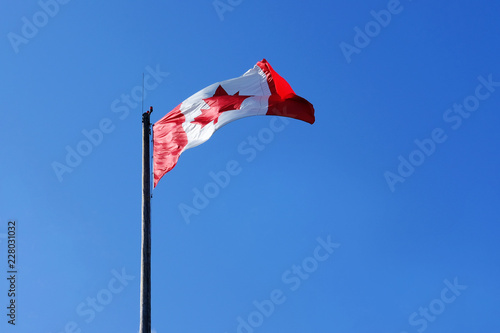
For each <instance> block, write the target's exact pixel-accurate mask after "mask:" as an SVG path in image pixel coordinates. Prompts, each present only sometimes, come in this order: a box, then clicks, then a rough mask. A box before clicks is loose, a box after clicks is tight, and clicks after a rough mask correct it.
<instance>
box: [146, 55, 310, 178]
mask: <svg viewBox="0 0 500 333" xmlns="http://www.w3.org/2000/svg"><path fill="white" fill-rule="evenodd" d="M257 115H273V116H284V117H290V118H295V119H299V120H303V121H305V122H308V123H310V124H312V123H314V108H313V106H312V104H311V103H309V102H308V101H307V100H305V99H303V98H302V97H299V96H297V95H296V94H295V93H294V91H293V90H292V88H291V87H290V85H289V84H288V82H286V81H285V79H283V78H282V77H281V76H280V75H279V74H278V73H276V72H275V71H274V70H273V68H272V67H271V65H270V64H269V63H268V62H267V61H266V60H265V59H264V60H262V61H259V62H258V63H257V65H255V66H254V67H253V68H252V69H250V70H248V71H247V72H246V73H245V74H243V75H242V76H240V77H238V78H235V79H231V80H227V81H222V82H218V83H214V84H212V85H210V86H208V87H206V88H205V89H202V90H200V91H198V92H197V93H196V94H194V95H193V96H191V97H189V98H188V99H186V100H185V101H184V102H182V103H181V104H179V105H178V106H177V107H176V108H175V109H173V110H172V111H170V112H169V113H168V114H167V115H166V116H165V117H163V118H161V119H160V120H159V121H158V122H156V123H155V124H154V125H153V149H154V150H153V168H154V186H155V187H156V184H158V181H159V180H160V178H161V177H163V176H164V175H165V174H166V173H167V172H169V171H170V170H172V168H173V167H174V166H175V165H176V164H177V160H178V159H179V156H180V155H181V153H182V152H183V151H185V150H186V149H189V148H193V147H196V146H198V145H199V144H202V143H203V142H205V141H207V140H208V139H209V138H210V137H211V136H212V134H213V133H214V132H215V131H217V130H218V129H219V128H221V127H222V126H224V125H226V124H227V123H230V122H232V121H234V120H237V119H240V118H244V117H249V116H257Z"/></svg>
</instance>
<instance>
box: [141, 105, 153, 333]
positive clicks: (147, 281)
mask: <svg viewBox="0 0 500 333" xmlns="http://www.w3.org/2000/svg"><path fill="white" fill-rule="evenodd" d="M151 112H153V107H151V108H150V109H149V111H147V112H144V113H143V114H142V250H141V324H140V328H139V332H140V333H151V188H150V187H151V178H150V177H151V168H150V153H149V147H150V133H151V131H150V127H151V121H150V115H151Z"/></svg>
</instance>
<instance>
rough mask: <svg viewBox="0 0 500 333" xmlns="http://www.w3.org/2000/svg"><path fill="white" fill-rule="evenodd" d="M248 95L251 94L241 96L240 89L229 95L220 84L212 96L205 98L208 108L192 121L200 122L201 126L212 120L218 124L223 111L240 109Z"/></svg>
mask: <svg viewBox="0 0 500 333" xmlns="http://www.w3.org/2000/svg"><path fill="white" fill-rule="evenodd" d="M248 97H251V96H240V92H239V91H238V92H237V93H236V94H234V95H228V93H227V92H226V91H225V90H224V88H222V86H221V85H219V87H217V90H216V91H215V93H214V95H213V96H212V97H209V98H204V99H203V100H204V101H205V103H207V104H208V109H201V115H199V116H198V117H196V118H194V121H192V123H193V124H200V125H201V128H203V127H204V126H205V125H207V124H209V123H211V122H212V121H213V122H214V124H217V122H218V121H219V117H220V115H221V114H222V113H223V112H226V111H234V110H239V109H240V107H241V103H243V101H244V100H245V99H247V98H248Z"/></svg>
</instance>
